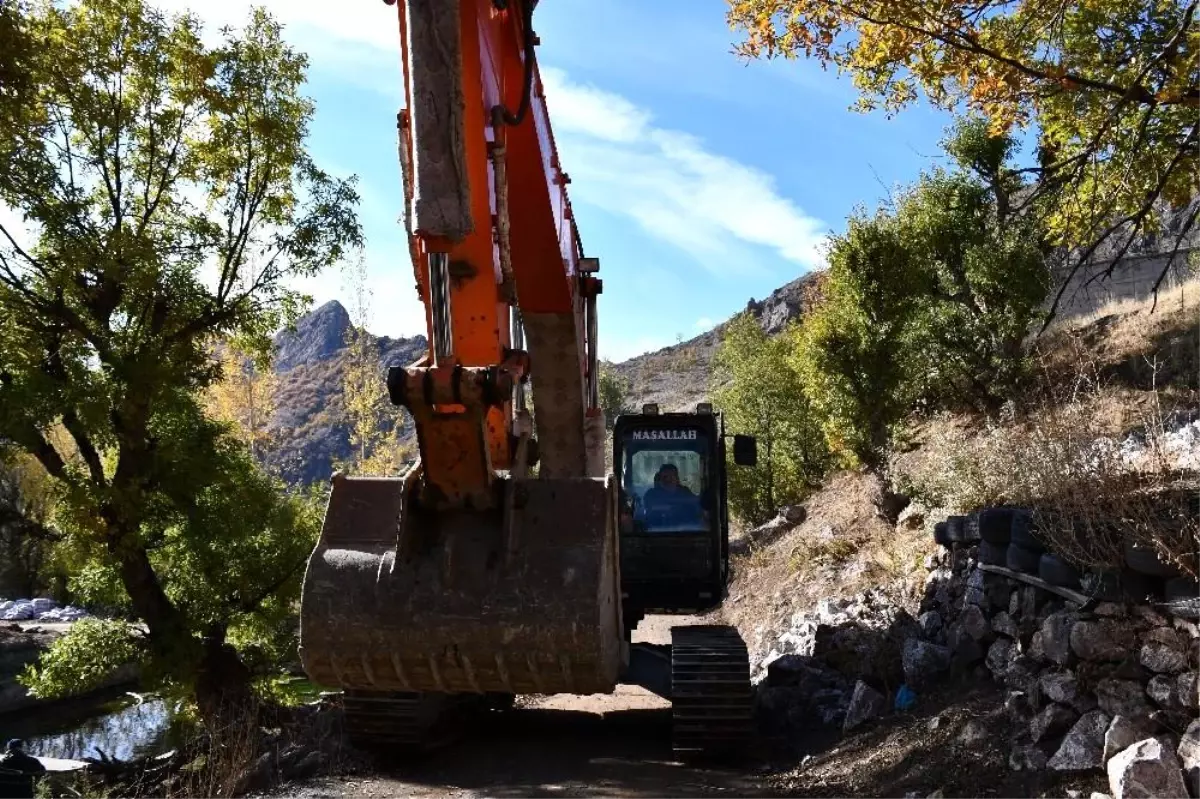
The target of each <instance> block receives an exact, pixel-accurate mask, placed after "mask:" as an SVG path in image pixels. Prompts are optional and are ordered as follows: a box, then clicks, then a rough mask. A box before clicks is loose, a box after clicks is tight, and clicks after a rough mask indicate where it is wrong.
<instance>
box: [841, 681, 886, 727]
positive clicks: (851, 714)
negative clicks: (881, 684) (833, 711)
mask: <svg viewBox="0 0 1200 799" xmlns="http://www.w3.org/2000/svg"><path fill="white" fill-rule="evenodd" d="M886 710H887V697H885V696H884V695H883V694H881V693H879V692H878V691H876V690H875V689H874V688H872V687H871V686H869V685H867V684H866V683H865V682H863V681H862V680H859V681H858V682H856V683H855V684H854V693H853V694H851V695H850V705H849V707H847V708H846V720H845V721H844V722H843V723H842V731H843V732H850V730H853V729H855V728H857V727H860V726H862V725H863V724H866V723H867V722H868V721H871V720H872V719H876V718H879V717H880V716H882V715H883V714H884V712H885V711H886Z"/></svg>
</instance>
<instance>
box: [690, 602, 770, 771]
mask: <svg viewBox="0 0 1200 799" xmlns="http://www.w3.org/2000/svg"><path fill="white" fill-rule="evenodd" d="M671 705H672V707H671V714H672V745H673V749H674V751H675V754H676V755H677V756H679V757H687V758H694V757H736V756H738V755H740V754H743V753H744V752H745V750H746V748H747V746H748V745H749V743H750V741H751V739H752V737H753V735H754V694H753V689H752V688H751V685H750V656H749V653H748V651H747V649H746V643H745V641H743V640H742V637H741V635H739V634H738V631H737V630H736V629H735V628H733V627H730V626H726V625H701V626H695V627H675V628H673V629H672V630H671Z"/></svg>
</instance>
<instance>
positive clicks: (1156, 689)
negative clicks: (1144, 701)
mask: <svg viewBox="0 0 1200 799" xmlns="http://www.w3.org/2000/svg"><path fill="white" fill-rule="evenodd" d="M1146 695H1147V696H1149V697H1150V698H1151V699H1153V700H1154V704H1156V705H1158V706H1159V707H1161V708H1162V709H1163V710H1178V709H1179V706H1178V705H1176V704H1175V699H1176V692H1175V680H1173V679H1171V678H1170V677H1168V676H1167V675H1165V674H1156V675H1154V677H1153V678H1152V679H1151V680H1150V682H1149V683H1147V684H1146Z"/></svg>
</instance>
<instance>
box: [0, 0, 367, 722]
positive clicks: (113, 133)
mask: <svg viewBox="0 0 1200 799" xmlns="http://www.w3.org/2000/svg"><path fill="white" fill-rule="evenodd" d="M20 27H21V29H22V35H24V36H27V37H28V39H29V41H31V42H32V47H31V48H30V52H31V53H32V56H31V57H30V60H29V62H28V64H27V65H26V67H25V68H26V69H27V71H28V76H29V80H28V82H27V84H28V86H30V87H33V88H32V89H31V90H29V91H27V92H25V93H23V94H22V95H21V96H16V95H15V94H10V93H7V92H0V102H3V103H4V104H5V106H6V107H3V108H0V118H7V117H10V116H12V114H13V111H12V109H11V107H7V106H11V105H12V104H24V105H23V106H22V107H23V109H24V110H23V111H22V113H25V114H26V115H27V118H28V119H29V120H30V124H28V125H26V126H17V127H14V128H12V129H9V130H4V131H0V133H3V136H4V138H3V139H2V140H0V201H2V202H4V203H5V204H7V205H8V206H9V207H10V208H13V209H16V210H17V211H18V212H19V213H20V214H21V215H22V216H23V217H24V219H25V220H26V222H27V224H28V227H29V230H28V231H26V232H24V233H23V232H22V231H16V230H13V229H11V227H0V244H2V246H0V438H4V439H7V440H9V441H11V442H13V443H14V444H15V445H16V446H17V447H19V448H20V449H22V450H23V451H25V452H27V453H29V454H30V455H32V456H33V457H35V458H37V460H38V461H39V462H40V463H41V465H42V466H43V468H45V470H46V472H47V473H48V474H49V475H50V476H51V477H52V478H53V479H54V481H55V482H56V485H57V486H58V511H59V513H58V514H57V517H58V518H59V520H60V525H61V527H62V530H63V532H64V533H65V534H66V535H67V536H68V537H69V538H70V539H71V541H72V542H73V544H74V545H75V546H78V547H79V548H80V549H81V550H82V551H85V552H86V554H87V556H88V557H89V558H90V562H91V563H93V564H95V565H96V566H97V567H101V568H102V571H103V572H104V573H105V574H107V575H110V576H111V578H112V579H113V580H115V581H116V582H117V583H118V584H119V588H120V592H123V594H124V595H125V596H126V598H127V601H128V606H129V610H130V613H131V614H132V615H133V616H134V617H136V618H138V619H140V620H141V621H142V622H143V623H144V624H145V627H146V629H147V630H148V634H147V635H146V636H145V639H144V640H141V639H139V645H140V646H142V647H143V648H144V650H145V654H146V657H147V658H148V661H149V662H150V663H151V664H152V666H154V668H155V669H156V670H158V673H161V674H163V675H164V676H166V675H169V677H170V678H171V680H172V681H174V682H176V683H177V684H179V685H181V686H185V687H186V688H188V689H189V690H191V691H193V692H194V695H195V697H196V699H197V702H198V707H199V710H200V712H201V714H202V715H203V716H204V717H205V718H207V719H209V720H216V719H219V717H220V714H221V712H222V711H223V708H225V707H226V704H225V703H226V702H231V703H234V704H236V703H238V702H241V701H242V700H243V699H244V698H245V695H246V691H247V690H248V685H249V680H250V676H251V675H250V669H249V667H248V665H247V663H246V661H245V659H244V657H245V654H246V653H245V650H244V648H243V649H240V650H239V648H238V647H239V646H241V644H242V642H243V640H244V639H243V634H244V631H245V629H246V627H247V625H249V626H253V625H254V624H256V623H257V622H256V621H255V620H256V619H260V618H262V615H263V614H266V615H268V616H269V615H270V614H271V613H272V612H273V609H274V608H276V607H278V606H281V605H286V604H287V603H288V602H289V601H290V599H289V592H292V591H294V589H295V588H296V587H297V585H298V581H299V579H300V576H299V575H300V566H301V565H302V560H300V559H299V556H300V553H301V552H303V551H305V550H306V547H309V546H310V545H311V536H310V535H309V533H310V529H309V528H308V527H307V526H306V524H304V523H302V522H303V520H302V517H303V508H301V507H298V506H297V505H296V504H294V503H292V502H288V501H286V500H285V499H284V498H283V497H282V495H281V494H280V493H279V492H278V491H277V490H276V489H277V486H276V485H275V484H273V483H271V482H270V481H269V480H267V479H266V478H265V477H263V476H261V475H260V474H259V473H258V472H257V471H256V470H255V469H254V468H253V464H251V463H250V460H249V458H248V457H247V456H246V455H245V450H244V448H243V447H242V446H241V444H240V443H239V442H237V441H236V440H234V439H233V438H232V437H231V436H230V435H229V432H228V429H227V427H226V426H225V425H222V424H218V423H216V422H213V421H212V420H210V419H208V418H206V416H205V414H204V412H203V410H202V407H201V403H202V395H203V392H204V391H205V390H206V389H207V388H208V387H209V386H211V385H212V383H213V382H214V380H216V379H217V377H218V374H219V367H218V366H217V365H216V364H215V363H213V361H212V359H211V357H210V355H209V350H208V345H209V344H210V343H211V341H212V340H214V339H219V338H223V337H229V336H233V337H237V338H238V340H239V341H243V342H245V343H246V346H247V347H248V349H249V350H250V351H253V352H256V353H265V352H266V351H267V350H268V348H269V346H270V335H271V333H272V332H273V331H274V330H275V329H277V328H278V327H279V326H280V325H281V324H282V323H284V322H286V321H289V320H291V319H294V318H295V317H296V316H297V315H298V313H299V311H300V310H301V309H302V307H303V304H304V298H303V297H301V296H300V295H298V294H297V293H296V292H294V291H292V290H289V289H288V288H287V281H288V280H289V279H290V278H292V277H293V276H303V275H311V274H314V273H316V272H317V271H319V270H320V269H322V268H323V267H325V266H327V265H329V264H333V263H336V262H337V261H338V260H339V259H340V258H341V257H342V254H343V252H344V251H345V250H346V249H347V248H348V247H352V246H359V245H360V243H361V234H360V229H359V225H358V221H357V218H356V215H355V207H356V204H357V200H358V197H357V194H356V192H355V188H354V185H355V183H354V180H353V179H349V180H339V179H335V178H332V177H330V176H329V175H327V174H326V173H325V172H323V171H322V170H321V169H320V168H319V167H318V166H317V165H316V164H315V163H314V161H313V159H312V157H311V156H310V155H309V153H308V151H307V149H306V144H305V143H306V140H307V135H308V124H309V120H310V119H311V116H312V113H313V105H312V103H311V101H310V100H308V99H307V98H306V97H304V96H303V94H302V93H301V88H302V85H303V82H304V76H305V70H306V59H305V58H304V57H303V56H302V55H300V54H298V53H296V52H295V51H293V50H292V49H291V48H290V47H289V46H288V45H287V44H286V43H285V42H284V41H283V39H282V38H281V31H280V27H279V26H278V25H277V24H276V23H275V22H274V21H273V20H272V19H271V17H270V16H269V15H268V14H267V13H266V12H265V11H262V10H256V11H253V12H252V13H251V14H250V16H249V20H248V22H247V25H246V26H245V28H244V30H242V31H241V32H237V31H233V30H225V31H223V32H222V36H221V41H220V42H219V43H218V44H216V45H215V46H212V47H210V46H206V45H205V44H204V43H203V42H202V41H201V39H200V24H199V22H198V20H197V19H196V18H195V17H193V16H186V15H184V16H173V17H167V16H165V15H163V14H161V13H159V12H157V11H155V10H153V9H152V8H150V7H149V6H147V5H145V4H144V3H143V2H142V0H82V2H79V3H76V4H72V5H70V6H65V7H64V6H59V5H56V4H54V3H53V2H51V1H50V0H40V1H39V2H37V3H36V4H34V5H33V6H32V8H31V10H30V11H29V12H28V13H27V14H25V15H23V16H22V17H21V18H20ZM6 115H7V116H6ZM55 424H60V425H61V426H62V428H63V429H64V430H65V432H66V433H67V435H68V437H69V440H70V446H69V447H67V446H64V445H63V444H62V443H61V442H59V443H56V440H55V439H54V438H52V437H51V436H50V435H48V431H49V430H50V429H51V428H52V426H54V425H55ZM72 451H73V452H75V453H77V455H78V457H77V458H74V457H71V454H70V453H71V452H72ZM293 556H295V557H293ZM291 596H293V597H294V594H291ZM63 640H64V641H67V642H68V643H66V644H64V646H70V645H72V644H71V643H70V639H69V637H68V638H67V639H63Z"/></svg>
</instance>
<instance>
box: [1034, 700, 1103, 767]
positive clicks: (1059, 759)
mask: <svg viewBox="0 0 1200 799" xmlns="http://www.w3.org/2000/svg"><path fill="white" fill-rule="evenodd" d="M1110 721H1111V717H1110V716H1109V715H1108V714H1107V713H1104V712H1103V711H1100V710H1093V711H1091V712H1090V713H1085V714H1084V715H1083V716H1081V717H1080V719H1079V721H1077V722H1075V725H1074V726H1073V727H1071V729H1070V731H1069V732H1068V733H1067V735H1066V737H1065V738H1063V742H1062V745H1060V746H1059V747H1058V751H1057V752H1055V753H1054V757H1052V758H1050V760H1049V762H1048V763H1047V764H1046V765H1048V766H1049V767H1050V768H1052V769H1054V770H1055V771H1085V770H1087V769H1093V768H1101V767H1103V766H1104V733H1105V732H1107V731H1108V725H1109V722H1110Z"/></svg>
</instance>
